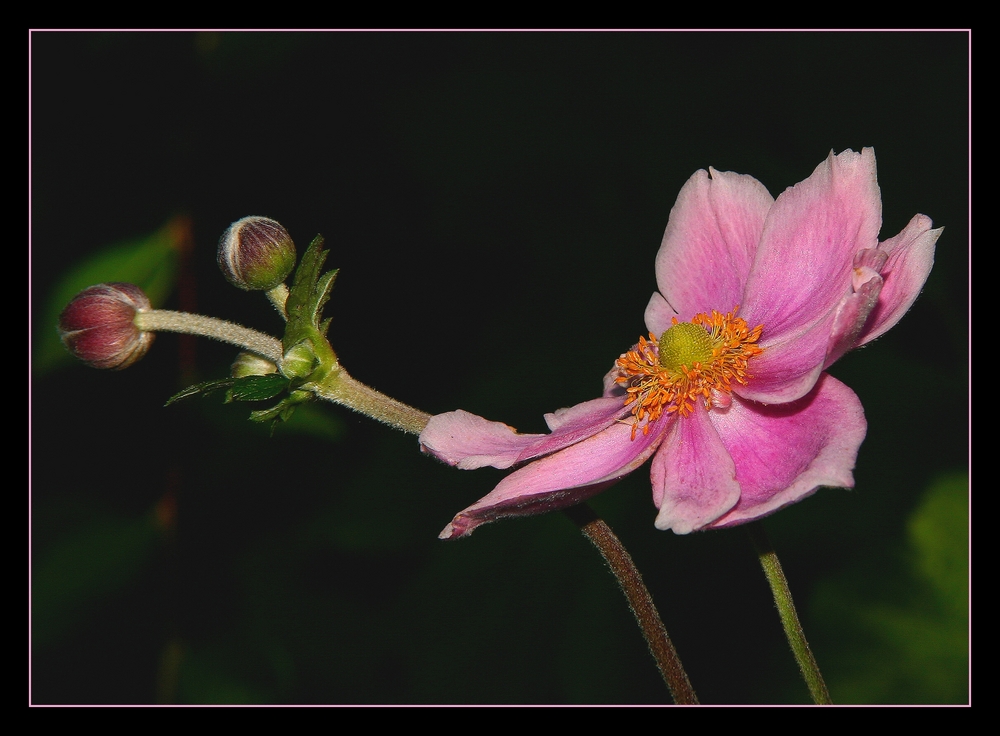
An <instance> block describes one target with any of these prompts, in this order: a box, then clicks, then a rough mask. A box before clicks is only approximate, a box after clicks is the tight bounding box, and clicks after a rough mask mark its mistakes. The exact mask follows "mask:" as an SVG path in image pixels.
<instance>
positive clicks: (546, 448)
mask: <svg viewBox="0 0 1000 736" xmlns="http://www.w3.org/2000/svg"><path fill="white" fill-rule="evenodd" d="M628 413H629V410H628V408H627V407H626V406H625V403H624V400H623V399H622V398H620V397H617V396H615V397H605V398H600V399H594V400H592V401H585V402H583V403H582V404H577V405H576V406H573V407H570V408H568V409H559V410H558V411H556V412H554V413H552V414H546V415H545V421H546V423H547V424H548V425H549V429H551V430H552V433H551V434H520V433H518V432H517V430H516V429H514V428H513V427H510V426H508V425H506V424H504V423H503V422H491V421H490V420H488V419H484V418H483V417H480V416H477V415H475V414H470V413H469V412H467V411H462V410H458V411H452V412H448V413H446V414H438V415H436V416H433V417H431V420H430V421H429V422H428V423H427V426H426V427H425V428H424V431H423V432H421V433H420V449H421V450H423V451H424V452H426V453H428V454H430V455H433V456H434V457H436V458H438V459H439V460H443V461H444V462H446V463H448V464H449V465H457V466H458V467H459V468H460V469H462V470H475V469H476V468H483V467H486V466H488V465H489V466H492V467H494V468H501V469H502V468H509V467H510V466H511V465H514V464H515V463H521V462H525V461H527V460H531V459H533V458H536V457H539V456H540V455H547V454H549V453H552V452H556V451H557V450H561V449H562V448H564V447H566V446H568V445H572V444H573V443H575V442H579V441H580V440H582V439H586V438H587V437H592V436H593V435H595V434H597V433H598V432H600V431H601V430H603V429H606V428H607V427H608V425H610V424H611V423H613V422H615V421H617V420H619V419H621V418H623V417H624V416H625V415H626V414H628Z"/></svg>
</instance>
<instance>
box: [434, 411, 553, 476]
mask: <svg viewBox="0 0 1000 736" xmlns="http://www.w3.org/2000/svg"><path fill="white" fill-rule="evenodd" d="M545 436H546V435H544V434H518V433H517V431H516V430H515V429H514V428H513V427H510V426H508V425H506V424H503V423H502V422H491V421H489V420H488V419H483V418H482V417H480V416H477V415H475V414H470V413H469V412H467V411H462V410H461V409H459V410H458V411H450V412H448V413H446V414H437V415H435V416H433V417H431V420H430V421H429V422H428V423H427V426H426V427H424V431H423V432H421V433H420V449H421V450H422V451H423V452H426V453H428V454H430V455H433V456H434V457H436V458H437V459H438V460H443V461H444V462H446V463H448V464H449V465H457V466H458V467H459V468H461V469H463V470H474V469H475V468H483V467H486V466H487V465H492V466H493V467H494V468H509V467H510V466H511V465H513V464H514V463H515V462H517V458H518V456H519V455H520V454H521V452H523V451H524V449H525V448H527V447H530V446H531V445H532V444H533V443H535V442H538V441H539V440H540V439H543V438H544V437H545Z"/></svg>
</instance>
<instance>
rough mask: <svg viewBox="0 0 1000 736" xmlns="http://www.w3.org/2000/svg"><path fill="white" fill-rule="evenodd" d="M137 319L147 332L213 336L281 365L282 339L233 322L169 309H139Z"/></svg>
mask: <svg viewBox="0 0 1000 736" xmlns="http://www.w3.org/2000/svg"><path fill="white" fill-rule="evenodd" d="M134 322H135V326H136V327H138V328H139V329H140V330H144V331H146V332H181V333H184V334H187V335H200V336H202V337H211V338H213V339H215V340H221V341H222V342H228V343H230V344H231V345H236V346H238V347H241V348H243V349H244V350H249V351H250V352H251V353H256V354H257V355H260V356H262V357H264V358H267V359H268V360H270V361H271V362H272V363H274V364H275V365H280V364H281V356H282V349H281V340H279V339H277V338H276V337H271V336H270V335H265V334H264V333H263V332H257V330H251V329H250V328H249V327H244V326H243V325H238V324H235V323H233V322H226V321H225V320H222V319H216V318H215V317H205V316H203V315H201V314H189V313H188V312H173V311H170V310H168V309H150V310H147V311H145V312H138V313H137V314H136V315H135V320H134Z"/></svg>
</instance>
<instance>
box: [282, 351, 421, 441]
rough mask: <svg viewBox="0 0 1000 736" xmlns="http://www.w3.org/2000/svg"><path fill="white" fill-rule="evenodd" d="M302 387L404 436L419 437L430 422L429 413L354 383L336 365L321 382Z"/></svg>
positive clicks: (359, 383) (353, 380)
mask: <svg viewBox="0 0 1000 736" xmlns="http://www.w3.org/2000/svg"><path fill="white" fill-rule="evenodd" d="M302 388H303V389H306V390H309V391H312V392H313V393H314V394H315V395H316V396H318V397H319V398H321V399H326V400H327V401H332V402H333V403H335V404H340V405H341V406H346V407H347V408H348V409H353V410H354V411H356V412H359V413H361V414H364V415H365V416H367V417H371V418H372V419H374V420H376V421H379V422H382V423H383V424H388V425H389V426H390V427H392V428H393V429H398V430H400V431H401V432H406V433H407V434H415V435H419V434H420V433H421V432H422V431H423V429H424V427H426V426H427V422H429V421H430V419H431V415H430V414H427V413H426V412H422V411H420V410H419V409H414V408H413V407H412V406H407V405H406V404H404V403H403V402H401V401H396V399H393V398H391V397H389V396H386V395H385V394H383V393H380V392H379V391H376V390H375V389H373V388H371V387H370V386H366V385H365V384H363V383H361V381H357V380H355V379H354V378H352V377H351V376H349V375H348V374H347V371H345V370H344V369H343V367H341V366H339V365H338V366H337V367H336V368H335V369H334V370H333V371H331V372H330V373H329V374H328V375H327V376H326V378H324V379H323V380H322V381H320V382H318V383H307V384H305V385H304V386H302Z"/></svg>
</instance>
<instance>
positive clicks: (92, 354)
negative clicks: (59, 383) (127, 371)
mask: <svg viewBox="0 0 1000 736" xmlns="http://www.w3.org/2000/svg"><path fill="white" fill-rule="evenodd" d="M151 306H152V305H151V304H150V303H149V299H147V298H146V295H145V294H143V293H142V289H140V288H139V287H138V286H133V285H132V284H120V283H114V284H98V285H97V286H91V287H90V288H88V289H84V290H83V291H81V292H80V293H79V294H77V295H76V296H75V297H73V300H72V301H71V302H70V303H69V304H67V305H66V308H65V309H64V310H63V311H62V314H60V315H59V337H60V338H62V341H63V345H65V346H66V348H67V350H69V351H70V352H71V353H73V355H75V356H76V357H77V358H79V359H80V360H82V361H83V362H84V363H87V364H88V365H92V366H93V367H94V368H111V369H114V370H121V369H122V368H128V367H129V366H130V365H132V364H133V363H135V362H136V361H137V360H139V358H141V357H142V356H143V355H145V354H146V351H147V350H149V346H150V345H151V344H152V343H153V336H154V335H153V333H152V332H143V331H141V330H140V329H139V328H138V327H136V326H135V322H134V320H135V315H136V314H137V313H138V312H144V311H146V310H147V309H150V308H151Z"/></svg>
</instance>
